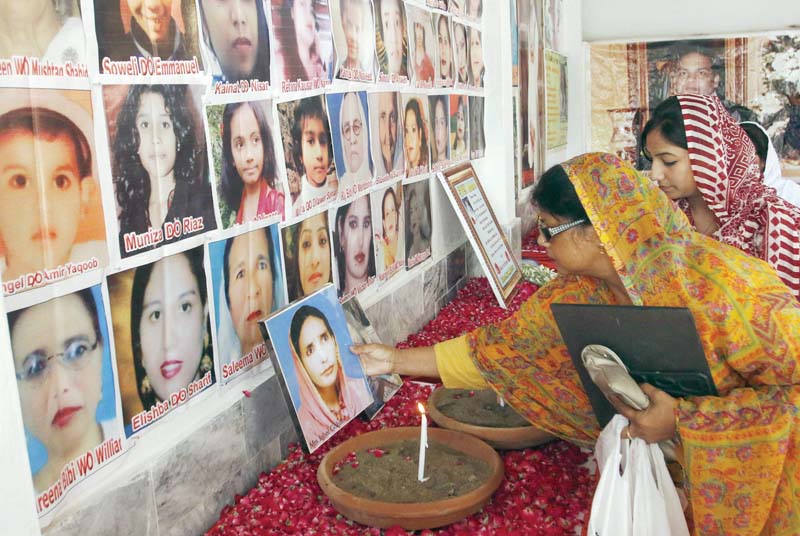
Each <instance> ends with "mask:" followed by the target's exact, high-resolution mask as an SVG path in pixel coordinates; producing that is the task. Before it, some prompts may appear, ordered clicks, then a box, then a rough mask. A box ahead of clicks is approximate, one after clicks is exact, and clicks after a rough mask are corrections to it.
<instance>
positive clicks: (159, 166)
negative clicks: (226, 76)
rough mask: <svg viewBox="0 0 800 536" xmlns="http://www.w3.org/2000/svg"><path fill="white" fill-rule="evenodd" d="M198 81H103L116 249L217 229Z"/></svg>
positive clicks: (133, 249) (126, 252)
mask: <svg viewBox="0 0 800 536" xmlns="http://www.w3.org/2000/svg"><path fill="white" fill-rule="evenodd" d="M204 91H205V88H204V87H203V86H188V85H183V84H175V85H160V84H153V85H131V86H127V85H122V86H103V102H104V108H105V110H106V122H107V126H108V139H109V148H110V151H111V172H112V176H113V182H114V194H115V199H116V201H117V220H118V222H119V249H120V256H121V257H123V258H125V257H128V256H130V255H134V254H137V253H141V252H142V251H147V250H150V249H153V248H156V247H158V246H160V245H162V244H164V243H169V242H175V241H178V240H182V239H184V238H187V237H189V236H194V235H198V234H201V233H204V232H207V231H211V230H213V229H216V227H217V223H216V217H215V216H214V201H213V196H212V193H211V184H210V182H209V180H208V154H207V153H206V140H205V133H204V129H203V120H202V117H203V116H202V111H201V109H200V98H201V95H202V94H203V93H204Z"/></svg>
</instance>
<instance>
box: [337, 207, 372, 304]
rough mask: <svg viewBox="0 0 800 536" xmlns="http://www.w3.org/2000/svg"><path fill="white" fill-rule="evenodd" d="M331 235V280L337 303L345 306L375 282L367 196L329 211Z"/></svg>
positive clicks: (370, 217) (370, 218) (370, 221)
mask: <svg viewBox="0 0 800 536" xmlns="http://www.w3.org/2000/svg"><path fill="white" fill-rule="evenodd" d="M329 218H330V220H329V222H328V225H329V226H330V228H331V230H332V235H333V258H334V276H335V277H334V279H335V281H336V289H337V290H338V292H339V301H341V302H342V303H344V302H346V301H347V300H349V299H350V298H352V297H353V296H357V295H358V294H360V293H361V292H363V291H365V290H366V289H367V288H369V286H370V285H372V283H373V282H374V281H375V273H376V271H375V237H374V232H373V226H372V221H373V220H372V204H371V201H370V195H369V194H364V195H362V196H361V197H357V198H355V199H354V200H353V201H351V202H350V203H347V204H344V205H340V206H339V207H337V208H336V209H331V210H330V211H329Z"/></svg>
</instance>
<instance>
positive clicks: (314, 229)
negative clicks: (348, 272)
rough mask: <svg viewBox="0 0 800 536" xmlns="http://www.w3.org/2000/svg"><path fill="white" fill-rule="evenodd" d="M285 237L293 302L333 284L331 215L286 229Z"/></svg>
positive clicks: (289, 293)
mask: <svg viewBox="0 0 800 536" xmlns="http://www.w3.org/2000/svg"><path fill="white" fill-rule="evenodd" d="M281 236H282V237H283V266H284V267H285V269H286V274H285V275H286V277H285V279H286V286H287V290H288V295H289V301H290V302H293V301H295V300H298V299H300V298H302V297H303V296H308V295H310V294H312V293H314V292H316V291H317V290H319V289H321V288H322V287H324V286H325V285H327V284H328V283H330V282H331V281H332V279H331V242H330V233H329V232H328V213H327V212H320V213H318V214H314V215H313V216H309V217H308V218H306V219H304V220H303V221H301V222H298V223H295V224H293V225H290V226H288V227H284V228H283V229H281Z"/></svg>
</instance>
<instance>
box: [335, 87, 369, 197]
mask: <svg viewBox="0 0 800 536" xmlns="http://www.w3.org/2000/svg"><path fill="white" fill-rule="evenodd" d="M328 109H329V110H330V113H331V124H332V125H334V127H333V133H334V134H333V153H334V157H335V160H336V171H337V172H338V173H339V200H340V201H347V200H349V199H352V198H353V197H355V196H356V195H357V194H358V192H360V191H362V190H364V189H365V188H367V187H369V186H370V185H371V184H372V157H371V155H370V152H369V124H368V123H367V117H368V113H367V93H366V92H365V91H359V92H355V91H351V92H349V93H331V94H329V95H328Z"/></svg>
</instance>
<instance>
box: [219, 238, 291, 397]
mask: <svg viewBox="0 0 800 536" xmlns="http://www.w3.org/2000/svg"><path fill="white" fill-rule="evenodd" d="M208 256H209V264H210V266H211V283H212V285H211V296H212V299H211V302H213V304H214V333H215V337H216V339H215V340H216V348H217V351H216V356H217V359H216V361H217V367H218V369H219V377H220V380H221V383H222V385H225V384H226V383H228V382H229V381H231V380H232V379H234V378H236V377H238V376H240V375H242V374H243V373H244V372H246V371H247V370H250V369H251V368H253V367H255V366H256V365H258V364H259V363H261V362H262V361H264V360H265V359H266V357H267V346H266V343H265V342H264V339H263V337H262V335H261V328H260V327H259V323H260V322H261V320H263V319H264V318H266V317H267V316H269V315H271V314H272V313H273V312H275V311H277V310H278V309H280V308H281V307H283V305H284V304H285V301H284V300H285V298H284V297H285V295H286V288H285V287H286V285H285V283H284V281H285V280H284V276H283V267H282V266H281V255H280V237H279V235H278V226H277V225H276V224H275V225H271V226H269V227H262V228H261V229H255V230H253V231H250V232H246V233H243V234H238V235H235V236H231V237H230V238H227V239H224V240H218V241H216V242H210V243H209V244H208Z"/></svg>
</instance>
